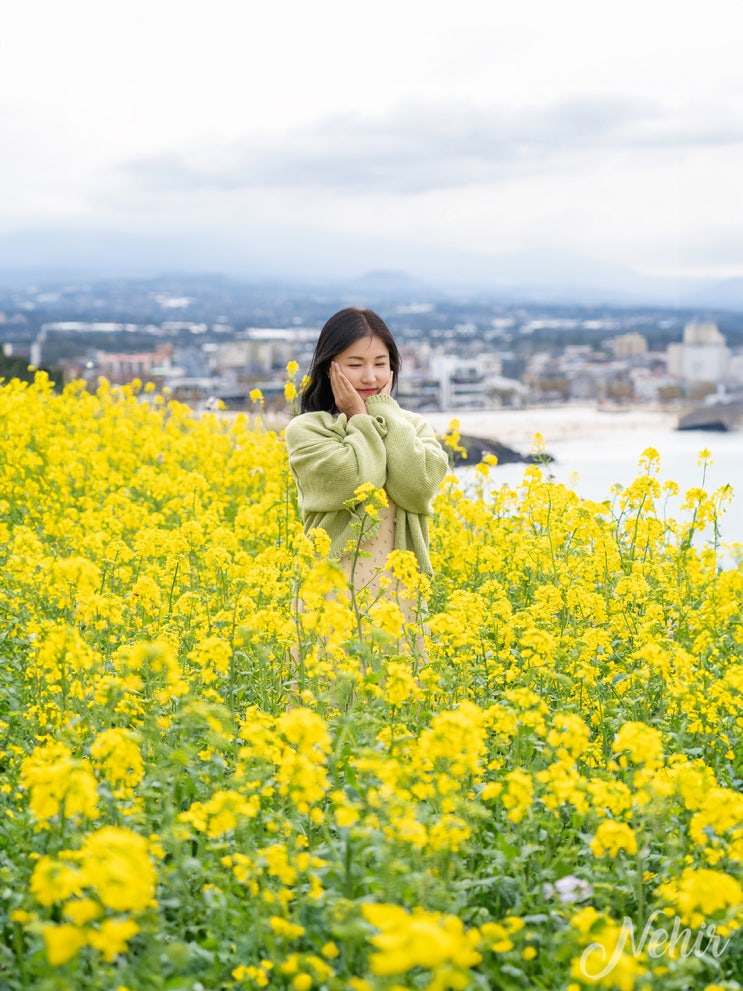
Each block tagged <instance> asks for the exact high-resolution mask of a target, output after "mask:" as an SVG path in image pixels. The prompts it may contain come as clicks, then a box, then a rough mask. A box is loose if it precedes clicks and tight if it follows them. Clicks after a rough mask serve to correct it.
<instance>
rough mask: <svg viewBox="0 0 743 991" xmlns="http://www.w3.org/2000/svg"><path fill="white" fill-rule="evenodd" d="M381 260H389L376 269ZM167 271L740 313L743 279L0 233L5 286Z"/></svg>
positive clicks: (440, 295) (202, 236)
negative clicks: (20, 282) (29, 282)
mask: <svg viewBox="0 0 743 991" xmlns="http://www.w3.org/2000/svg"><path fill="white" fill-rule="evenodd" d="M379 259H384V260H385V261H387V262H389V266H384V267H382V266H379V267H377V266H376V265H375V262H376V261H377V260H379ZM163 272H170V273H173V274H176V273H180V274H182V275H183V276H184V277H189V276H198V275H203V274H204V273H213V274H214V275H217V274H224V275H225V276H229V277H232V278H235V279H238V280H240V281H249V282H256V281H265V282H266V283H272V284H283V285H293V286H296V285H299V284H303V285H309V284H313V285H315V286H318V287H319V286H322V287H326V288H329V287H333V288H334V289H337V290H340V291H341V292H342V294H343V298H346V299H348V300H349V301H353V302H355V303H359V304H363V305H371V306H374V304H375V303H376V302H377V301H383V302H391V301H393V300H394V301H396V302H403V301H404V302H425V301H429V300H430V301H434V300H437V299H445V298H446V297H447V296H449V297H451V296H454V297H456V296H459V295H462V294H464V295H467V296H469V295H471V294H476V295H478V296H481V297H483V298H487V299H490V300H494V301H500V302H503V303H505V304H517V303H545V304H548V303H555V304H564V305H570V304H577V305H580V304H584V305H602V304H603V305H614V306H638V305H647V306H654V305H659V306H671V307H678V308H687V309H694V308H704V309H715V308H719V309H728V310H743V278H742V279H727V280H723V281H720V280H711V279H706V280H702V279H697V280H690V279H684V280H682V279H674V278H661V277H656V276H651V275H646V274H644V273H642V272H638V271H636V270H634V269H632V268H630V267H628V266H622V265H618V264H614V263H612V262H607V261H604V260H602V259H600V258H594V257H591V256H586V255H581V254H579V253H575V252H571V251H569V250H567V249H564V248H562V247H561V246H559V245H540V246H537V247H535V248H533V249H530V250H528V251H514V252H509V253H507V254H501V255H498V256H487V255H481V254H475V253H473V252H468V251H458V250H450V249H448V248H446V247H445V246H441V245H418V244H401V243H397V242H385V241H382V240H376V241H375V240H372V239H369V238H363V237H361V236H360V235H340V234H337V233H336V234H327V233H326V232H323V234H322V235H319V234H318V233H317V232H316V231H304V232H301V236H299V234H298V233H297V232H296V231H277V230H273V229H271V230H269V231H264V230H259V229H257V228H256V229H250V230H245V231H243V232H242V233H241V234H240V236H239V237H238V236H237V235H235V234H234V232H233V233H232V234H229V233H226V232H223V231H221V230H219V229H214V230H208V231H197V230H191V231H183V232H170V233H168V232H165V231H163V232H158V233H150V234H148V233H145V232H135V231H128V232H117V231H112V230H94V229H69V230H68V229H61V228H55V229H37V230H26V231H18V232H15V233H10V234H5V235H0V285H2V284H5V285H11V284H15V283H18V282H19V281H36V280H38V279H41V278H59V279H68V278H69V279H73V278H74V279H80V278H82V279H100V278H107V277H108V278H132V277H140V278H147V277H150V276H157V275H160V274H162V273H163ZM356 272H362V273H364V274H362V275H360V276H357V275H356V274H355V273H356Z"/></svg>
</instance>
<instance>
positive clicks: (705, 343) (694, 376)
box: [666, 322, 730, 383]
mask: <svg viewBox="0 0 743 991" xmlns="http://www.w3.org/2000/svg"><path fill="white" fill-rule="evenodd" d="M666 353H667V357H668V372H669V374H670V375H673V376H674V377H675V378H677V379H681V381H682V382H712V383H716V382H721V381H723V380H724V379H727V378H728V377H729V365H730V349H729V348H728V347H727V342H726V341H725V337H724V336H723V335H722V334H721V333H720V331H719V329H718V328H717V325H716V324H714V323H702V322H693V323H688V324H687V325H686V326H685V327H684V337H683V341H682V342H681V343H680V344H669V345H668V350H667V352H666Z"/></svg>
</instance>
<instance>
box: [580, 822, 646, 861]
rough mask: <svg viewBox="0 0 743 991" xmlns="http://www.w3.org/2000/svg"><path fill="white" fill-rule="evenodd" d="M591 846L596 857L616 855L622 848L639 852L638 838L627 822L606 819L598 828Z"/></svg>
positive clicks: (626, 851) (630, 851) (627, 851)
mask: <svg viewBox="0 0 743 991" xmlns="http://www.w3.org/2000/svg"><path fill="white" fill-rule="evenodd" d="M590 847H591V851H592V853H593V854H594V856H596V857H607V856H608V857H616V856H617V854H618V853H619V851H620V850H623V851H624V852H625V853H628V854H633V853H637V838H636V836H635V831H634V829H632V827H631V826H629V825H628V824H627V823H626V822H616V821H615V820H614V819H605V820H604V821H603V822H602V823H601V824H600V825H599V828H598V829H597V830H596V835H595V836H594V837H593V839H592V840H591V842H590Z"/></svg>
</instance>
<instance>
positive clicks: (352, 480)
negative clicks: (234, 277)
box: [286, 308, 448, 590]
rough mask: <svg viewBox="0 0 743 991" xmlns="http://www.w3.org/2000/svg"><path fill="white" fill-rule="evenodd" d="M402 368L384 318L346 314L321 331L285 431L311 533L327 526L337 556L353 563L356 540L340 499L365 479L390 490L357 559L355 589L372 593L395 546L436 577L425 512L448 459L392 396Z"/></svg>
mask: <svg viewBox="0 0 743 991" xmlns="http://www.w3.org/2000/svg"><path fill="white" fill-rule="evenodd" d="M399 370H400V354H399V352H398V349H397V346H396V344H395V342H394V340H393V338H392V334H391V333H390V331H389V329H388V327H387V325H386V324H385V323H384V321H383V320H382V319H381V318H380V317H379V316H377V314H376V313H373V312H372V311H371V310H361V309H356V308H348V309H345V310H341V311H340V312H339V313H336V314H335V315H334V316H332V317H331V318H330V319H329V320H328V322H327V323H326V324H325V326H324V327H323V328H322V330H321V332H320V337H319V339H318V341H317V345H316V347H315V353H314V355H313V357H312V364H311V366H310V372H309V383H308V385H307V387H306V388H305V389H304V390H303V392H302V398H301V410H302V412H301V414H300V415H299V416H297V417H295V418H294V419H293V420H292V421H291V422H290V423H289V426H288V427H287V429H286V444H287V449H288V452H289V466H290V468H291V470H292V474H293V475H294V479H295V481H296V483H297V490H298V494H299V504H300V508H301V510H302V517H303V521H304V528H305V532H308V531H309V530H311V529H313V528H315V527H320V528H322V529H324V530H326V531H327V533H328V534H329V535H330V538H331V544H330V556H331V558H340V559H341V560H342V561H344V563H346V564H348V563H349V554H348V552H347V545H348V543H349V541H352V540H354V539H355V538H356V534H355V533H354V530H353V527H352V523H353V520H354V516H353V514H352V513H351V512H350V511H349V509H348V508H347V507H346V506H345V505H344V503H346V502H348V501H350V500H353V499H354V493H355V492H356V490H357V489H358V487H359V486H360V485H362V484H364V483H365V482H366V483H370V484H371V485H373V486H374V487H375V488H378V489H379V488H383V489H384V490H385V492H386V494H387V506H386V507H382V508H381V509H380V525H379V526H378V527H376V526H375V527H374V528H373V530H372V536H371V538H370V539H368V540H367V541H366V542H363V543H362V545H361V549H362V550H364V551H366V552H368V553H370V554H371V557H361V558H359V559H358V561H356V562H355V564H353V563H352V564H351V566H352V569H353V575H354V584H355V586H356V587H357V588H360V587H369V586H371V587H372V590H373V587H374V583H375V579H376V577H377V576H378V575H379V573H380V571H381V570H382V569H383V568H384V565H385V561H386V559H387V555H388V554H389V553H390V552H391V551H392V550H408V551H413V552H414V553H415V556H416V558H417V561H418V566H419V568H420V570H421V571H423V572H424V573H426V574H430V573H431V562H430V559H429V553H428V547H429V545H428V517H429V516H430V515H431V512H432V502H433V498H434V496H435V494H436V492H437V490H438V488H439V485H440V484H441V481H442V479H443V477H444V475H445V474H446V472H447V470H448V461H447V457H446V455H445V454H444V451H443V449H442V447H441V445H440V444H439V442H438V440H437V439H436V435H435V434H434V432H433V430H432V428H431V427H430V425H429V424H428V423H427V422H426V421H425V420H424V419H423V417H421V416H419V415H418V414H417V413H412V412H410V411H408V410H404V409H401V408H400V406H398V404H397V402H396V401H395V399H393V397H392V389H393V387H394V386H395V383H396V382H397V375H398V372H399Z"/></svg>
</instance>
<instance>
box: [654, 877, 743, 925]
mask: <svg viewBox="0 0 743 991" xmlns="http://www.w3.org/2000/svg"><path fill="white" fill-rule="evenodd" d="M658 897H659V898H660V899H662V900H663V901H665V902H667V903H668V904H670V905H671V906H672V907H673V908H675V909H676V910H677V911H678V913H679V917H680V918H681V920H682V922H683V923H684V924H685V925H688V926H691V927H693V928H699V926H701V925H702V924H703V923H706V922H709V921H710V920H711V919H715V918H719V917H720V916H722V917H727V916H729V915H733V914H736V915H737V914H739V913H741V911H742V910H743V887H742V886H741V883H740V881H738V880H737V878H734V877H733V876H732V875H731V874H728V873H727V872H726V871H718V870H710V869H708V868H699V869H697V868H693V867H687V868H686V869H685V870H683V871H682V873H681V876H680V877H679V878H678V879H674V880H671V881H666V882H664V883H663V884H662V885H661V886H660V888H659V889H658Z"/></svg>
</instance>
